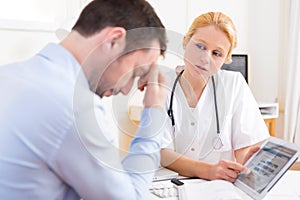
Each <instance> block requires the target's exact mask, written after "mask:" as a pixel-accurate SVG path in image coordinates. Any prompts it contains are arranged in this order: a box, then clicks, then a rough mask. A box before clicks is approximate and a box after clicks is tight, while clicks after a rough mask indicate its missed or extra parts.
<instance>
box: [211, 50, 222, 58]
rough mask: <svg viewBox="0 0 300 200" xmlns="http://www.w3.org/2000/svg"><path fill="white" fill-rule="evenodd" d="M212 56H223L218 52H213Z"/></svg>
mask: <svg viewBox="0 0 300 200" xmlns="http://www.w3.org/2000/svg"><path fill="white" fill-rule="evenodd" d="M213 54H214V55H215V56H217V57H222V56H223V54H222V53H221V52H220V51H214V52H213Z"/></svg>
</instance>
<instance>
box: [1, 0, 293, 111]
mask: <svg viewBox="0 0 300 200" xmlns="http://www.w3.org/2000/svg"><path fill="white" fill-rule="evenodd" d="M18 1H19V0H10V1H8V0H7V1H5V2H4V1H2V2H1V6H0V7H1V9H0V11H2V12H0V13H2V14H0V36H1V37H0V43H1V46H0V55H1V57H0V65H1V64H5V63H8V62H13V61H18V60H22V59H26V58H28V57H30V56H31V55H33V54H34V53H35V52H37V51H39V50H40V49H41V48H42V47H43V46H44V45H45V44H46V43H48V42H58V39H57V38H56V36H55V29H56V28H57V27H58V26H60V25H62V24H63V23H64V22H66V21H71V20H72V18H74V17H75V16H77V14H78V12H79V11H80V10H81V7H82V6H83V5H85V4H86V3H87V2H89V0H52V1H49V0H48V1H47V3H41V2H44V1H40V0H23V1H22V2H23V3H24V2H25V1H26V2H27V4H29V5H30V6H28V5H27V6H25V7H26V9H23V10H22V9H20V10H21V11H20V12H23V13H19V15H17V17H16V20H17V21H13V20H12V18H13V17H12V16H16V15H15V14H14V13H16V8H15V5H17V4H18V3H17V2H18ZM148 1H149V2H150V3H151V4H152V5H153V6H154V8H155V10H156V11H157V13H158V15H159V16H160V17H161V20H162V22H163V23H164V24H165V26H166V28H167V29H169V30H170V31H169V33H170V35H171V36H172V40H175V41H176V42H177V43H176V44H175V46H172V47H171V48H169V50H170V51H169V52H168V54H167V57H166V60H165V61H161V63H162V64H164V65H167V66H170V67H175V65H177V64H182V60H181V55H182V49H181V40H182V37H183V35H184V34H185V32H186V31H187V28H188V27H189V26H190V24H191V23H192V21H193V19H194V18H195V17H196V16H198V15H199V14H201V13H203V12H208V11H221V12H224V13H226V14H227V15H229V16H230V17H231V18H232V19H233V21H234V23H235V25H236V28H237V31H238V46H237V48H236V49H235V50H234V53H247V54H248V55H249V73H250V77H249V79H250V83H249V85H250V88H251V90H252V92H253V94H254V96H255V98H256V99H257V100H258V101H268V102H274V101H277V100H279V102H280V107H283V106H284V96H285V93H284V87H283V86H282V85H283V83H284V82H282V77H284V76H283V75H284V73H285V70H284V66H282V63H283V60H284V36H285V34H286V33H285V30H287V29H286V28H284V27H286V21H285V20H286V18H287V17H286V16H287V15H288V12H287V7H288V6H287V5H288V2H289V0H263V1H261V0H239V1H236V0H222V1H220V0H209V1H207V0H197V1H195V0H186V1H174V0H148ZM19 5H20V4H19ZM3 10H5V13H6V14H5V13H4V11H3ZM25 11H26V12H25ZM50 11H51V12H50ZM7 13H10V14H9V15H8V14H7ZM20 16H21V17H20ZM22 16H24V18H22ZM37 16H39V17H38V18H37ZM31 20H34V21H33V22H32V21H31ZM9 22H13V23H12V24H10V23H9ZM23 22H24V23H25V25H24V23H23ZM22 24H23V25H22Z"/></svg>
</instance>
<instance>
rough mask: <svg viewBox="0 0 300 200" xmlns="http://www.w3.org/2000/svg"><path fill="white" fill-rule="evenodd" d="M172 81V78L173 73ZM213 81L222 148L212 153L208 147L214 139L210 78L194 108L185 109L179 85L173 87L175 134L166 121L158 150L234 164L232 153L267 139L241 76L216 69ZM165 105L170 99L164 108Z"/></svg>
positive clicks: (210, 146)
mask: <svg viewBox="0 0 300 200" xmlns="http://www.w3.org/2000/svg"><path fill="white" fill-rule="evenodd" d="M173 78H174V80H175V78H176V74H175V72H173ZM214 79H215V83H216V98H217V106H218V114H219V124H220V137H221V139H222V142H223V144H224V145H223V147H222V148H221V149H218V150H216V149H214V148H213V145H212V141H213V139H214V138H216V137H217V125H216V124H217V123H216V113H215V105H214V96H213V84H212V80H211V78H210V79H209V81H208V83H207V85H206V87H205V89H204V91H203V93H202V95H201V98H200V100H199V102H198V104H197V106H196V107H195V108H190V107H189V105H188V103H187V100H186V98H185V96H184V93H183V91H182V88H181V86H180V84H179V83H178V84H177V86H176V89H175V93H174V98H173V113H174V119H175V132H174V131H173V127H172V124H171V120H169V123H168V126H167V127H168V128H167V129H166V130H165V133H164V139H163V142H162V148H169V149H173V150H175V151H176V152H178V153H180V154H183V155H186V156H188V157H190V158H193V159H199V160H202V161H207V162H212V163H217V162H218V161H219V160H220V159H227V160H232V161H234V160H235V157H234V154H233V153H234V150H237V149H240V148H243V147H246V146H249V145H253V144H256V143H258V142H261V141H262V140H265V139H266V138H268V137H269V132H268V129H267V127H266V124H265V123H264V121H263V118H262V116H261V114H260V111H259V108H258V105H257V103H256V100H255V99H254V97H253V95H252V93H251V91H250V89H249V87H248V85H247V83H246V81H245V79H244V78H243V76H242V75H241V74H240V73H239V72H232V71H225V70H219V72H218V73H217V74H215V75H214ZM173 82H174V81H173ZM169 96H171V95H169ZM169 105H170V97H169V99H168V100H167V109H168V108H169Z"/></svg>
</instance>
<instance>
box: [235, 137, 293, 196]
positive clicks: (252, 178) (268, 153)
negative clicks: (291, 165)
mask: <svg viewBox="0 0 300 200" xmlns="http://www.w3.org/2000/svg"><path fill="white" fill-rule="evenodd" d="M296 153H297V151H295V150H293V149H290V148H288V147H285V146H282V145H278V144H275V143H273V142H270V141H269V142H267V143H266V145H264V146H263V148H262V149H260V150H259V152H258V153H257V155H256V156H255V157H254V158H253V159H252V160H251V162H250V163H248V164H247V165H246V167H248V168H249V169H250V170H251V173H250V174H240V175H239V177H238V179H239V180H240V181H241V182H243V183H244V184H246V185H248V186H249V187H251V188H252V189H253V190H255V191H256V192H258V193H261V192H262V191H263V190H264V189H265V187H266V186H267V185H268V184H269V183H270V182H271V181H272V180H273V179H274V177H275V176H276V175H277V174H278V173H279V171H280V170H281V169H282V168H283V167H284V166H285V164H286V163H287V162H288V161H290V159H291V158H292V157H293V156H294V155H295V154H296Z"/></svg>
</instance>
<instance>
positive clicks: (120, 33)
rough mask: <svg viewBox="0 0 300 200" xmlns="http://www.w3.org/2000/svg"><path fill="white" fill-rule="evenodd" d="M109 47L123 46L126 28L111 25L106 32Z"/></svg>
mask: <svg viewBox="0 0 300 200" xmlns="http://www.w3.org/2000/svg"><path fill="white" fill-rule="evenodd" d="M106 42H108V44H109V45H110V48H122V49H124V48H125V45H126V30H125V29H124V28H122V27H112V28H111V30H110V31H109V32H108V34H107V40H106Z"/></svg>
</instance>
